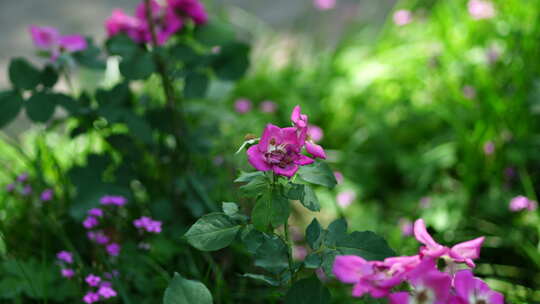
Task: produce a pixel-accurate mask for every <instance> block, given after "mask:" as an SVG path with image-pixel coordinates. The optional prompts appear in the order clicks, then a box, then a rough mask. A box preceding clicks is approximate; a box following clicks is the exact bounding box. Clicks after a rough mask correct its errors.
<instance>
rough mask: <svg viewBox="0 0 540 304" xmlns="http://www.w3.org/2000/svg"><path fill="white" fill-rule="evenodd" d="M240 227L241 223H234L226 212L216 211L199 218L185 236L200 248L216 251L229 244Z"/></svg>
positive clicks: (194, 245)
mask: <svg viewBox="0 0 540 304" xmlns="http://www.w3.org/2000/svg"><path fill="white" fill-rule="evenodd" d="M240 228H241V226H240V225H237V224H235V223H233V222H232V221H231V220H230V219H229V218H228V217H227V216H226V215H225V214H223V213H218V212H216V213H210V214H207V215H205V216H203V217H201V218H200V219H199V220H197V222H196V223H195V224H193V226H191V228H189V230H188V231H187V232H186V234H185V237H186V238H187V241H188V242H189V243H190V244H191V245H192V246H193V247H195V248H197V249H199V250H202V251H215V250H219V249H222V248H225V247H227V246H229V245H230V244H231V243H232V242H233V241H234V239H235V238H236V235H237V234H238V230H239V229H240Z"/></svg>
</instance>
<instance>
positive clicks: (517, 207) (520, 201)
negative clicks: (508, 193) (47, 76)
mask: <svg viewBox="0 0 540 304" xmlns="http://www.w3.org/2000/svg"><path fill="white" fill-rule="evenodd" d="M508 207H509V208H510V211H512V212H518V211H521V210H528V211H534V210H536V208H538V203H537V202H536V201H533V200H530V199H528V198H526V197H525V196H523V195H519V196H516V197H514V198H513V199H512V200H511V201H510V205H509V206H508Z"/></svg>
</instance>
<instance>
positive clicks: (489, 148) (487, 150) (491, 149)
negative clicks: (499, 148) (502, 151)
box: [484, 141, 495, 155]
mask: <svg viewBox="0 0 540 304" xmlns="http://www.w3.org/2000/svg"><path fill="white" fill-rule="evenodd" d="M493 153H495V144H494V143H493V142H492V141H487V142H485V143H484V154H485V155H492V154H493Z"/></svg>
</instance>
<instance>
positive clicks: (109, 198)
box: [100, 195, 127, 206]
mask: <svg viewBox="0 0 540 304" xmlns="http://www.w3.org/2000/svg"><path fill="white" fill-rule="evenodd" d="M100 202H101V204H102V205H115V206H124V205H125V204H126V203H127V199H126V198H125V197H123V196H114V195H106V196H104V197H102V198H101V201H100Z"/></svg>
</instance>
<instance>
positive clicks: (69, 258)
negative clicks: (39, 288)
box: [56, 250, 73, 264]
mask: <svg viewBox="0 0 540 304" xmlns="http://www.w3.org/2000/svg"><path fill="white" fill-rule="evenodd" d="M56 258H57V259H59V260H60V261H63V262H66V263H68V264H71V263H73V254H71V252H69V251H65V250H63V251H60V252H58V253H57V254H56Z"/></svg>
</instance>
